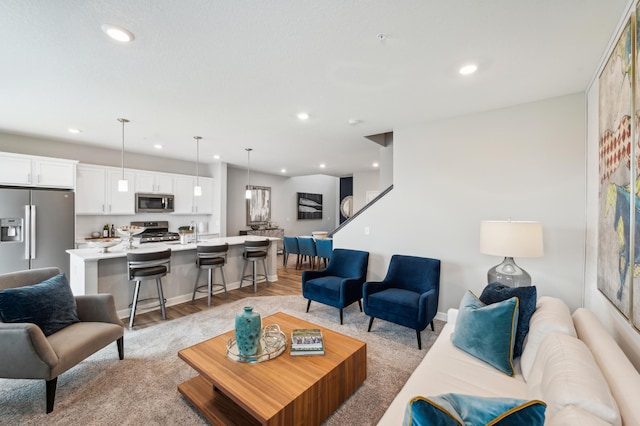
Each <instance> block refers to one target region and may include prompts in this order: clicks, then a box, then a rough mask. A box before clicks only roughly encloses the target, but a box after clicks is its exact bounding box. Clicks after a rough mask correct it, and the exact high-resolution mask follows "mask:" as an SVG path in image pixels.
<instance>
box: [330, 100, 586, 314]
mask: <svg viewBox="0 0 640 426" xmlns="http://www.w3.org/2000/svg"><path fill="white" fill-rule="evenodd" d="M584 141H585V100H584V95H583V94H573V95H568V96H563V97H559V98H554V99H549V100H545V101H541V102H535V103H530V104H524V105H518V106H514V107H511V108H506V109H501V110H496V111H489V112H485V113H480V114H474V115H469V116H464V117H459V118H454V119H450V120H445V121H439V122H433V123H426V124H420V125H415V126H407V127H402V128H396V129H394V154H393V157H394V167H393V170H394V179H393V181H394V189H393V190H392V191H391V192H390V193H389V194H388V195H387V196H385V197H384V198H383V199H382V200H380V201H379V202H377V203H376V204H374V205H373V206H372V207H371V208H369V209H367V210H366V211H365V212H363V214H362V215H360V216H359V217H357V218H356V219H355V220H354V222H353V223H352V224H351V226H347V227H346V228H344V229H343V230H341V231H339V232H338V233H337V234H336V236H335V237H334V244H335V246H336V247H349V248H355V249H361V250H366V251H369V252H370V260H369V279H370V280H375V279H380V278H382V277H384V275H385V273H386V269H387V266H388V261H389V258H390V257H391V255H392V254H395V253H399V254H409V255H417V256H425V257H433V258H437V259H441V260H442V274H441V280H440V303H439V308H438V310H439V311H440V312H446V310H447V309H448V308H450V307H457V306H458V303H459V302H460V299H461V297H462V295H463V294H464V292H465V291H466V290H472V291H474V292H476V294H479V293H480V292H481V291H482V289H483V288H484V286H485V285H486V279H487V278H486V274H487V270H488V269H489V268H490V267H492V266H493V265H495V264H498V263H500V262H501V261H502V259H500V258H498V257H494V256H487V255H483V254H480V252H479V228H480V221H481V220H484V219H507V218H509V217H510V218H512V219H513V220H539V221H542V222H543V227H544V245H545V255H544V257H542V258H538V259H516V262H517V263H518V264H519V265H520V266H522V267H523V268H525V269H526V270H527V271H528V272H529V273H530V274H531V276H532V278H533V282H534V284H535V285H536V287H537V288H538V293H539V294H541V295H552V296H556V297H560V298H562V299H564V300H565V301H567V303H568V304H569V306H570V307H571V308H572V309H574V308H576V307H578V306H580V305H581V304H582V288H583V271H584V264H585V263H584V262H585V260H584V247H585V245H584V240H585V236H584V229H585V144H584ZM365 228H368V229H369V235H365Z"/></svg>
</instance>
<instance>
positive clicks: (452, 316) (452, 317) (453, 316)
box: [447, 308, 458, 324]
mask: <svg viewBox="0 0 640 426" xmlns="http://www.w3.org/2000/svg"><path fill="white" fill-rule="evenodd" d="M457 319H458V310H457V309H454V308H449V310H448V311H447V324H455V323H456V320H457Z"/></svg>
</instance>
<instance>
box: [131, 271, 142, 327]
mask: <svg viewBox="0 0 640 426" xmlns="http://www.w3.org/2000/svg"><path fill="white" fill-rule="evenodd" d="M139 294H140V281H136V286H135V288H134V289H133V300H132V301H131V313H130V314H129V328H131V327H133V319H134V318H135V316H136V306H137V305H138V295H139Z"/></svg>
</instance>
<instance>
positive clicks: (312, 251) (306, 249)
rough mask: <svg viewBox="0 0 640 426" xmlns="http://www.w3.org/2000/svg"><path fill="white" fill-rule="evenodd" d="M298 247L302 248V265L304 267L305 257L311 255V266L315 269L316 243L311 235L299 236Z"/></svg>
mask: <svg viewBox="0 0 640 426" xmlns="http://www.w3.org/2000/svg"><path fill="white" fill-rule="evenodd" d="M298 247H299V249H300V256H302V261H301V263H300V266H301V267H302V263H303V262H304V258H305V257H306V256H308V257H309V266H310V267H311V269H315V267H316V256H317V253H316V243H315V241H313V238H311V237H298Z"/></svg>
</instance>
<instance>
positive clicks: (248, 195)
mask: <svg viewBox="0 0 640 426" xmlns="http://www.w3.org/2000/svg"><path fill="white" fill-rule="evenodd" d="M244 198H246V199H247V200H250V199H251V190H250V189H248V188H247V190H246V191H244Z"/></svg>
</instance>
